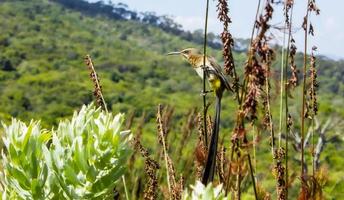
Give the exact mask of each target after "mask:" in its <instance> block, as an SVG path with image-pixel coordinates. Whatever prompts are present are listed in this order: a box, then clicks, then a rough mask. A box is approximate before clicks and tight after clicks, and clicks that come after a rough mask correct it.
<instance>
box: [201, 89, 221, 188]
mask: <svg viewBox="0 0 344 200" xmlns="http://www.w3.org/2000/svg"><path fill="white" fill-rule="evenodd" d="M222 92H223V91H220V92H218V93H216V104H215V122H214V126H213V132H212V135H211V140H210V146H209V150H208V157H207V163H206V165H205V170H204V173H203V177H202V183H203V184H204V185H207V184H208V182H212V181H213V179H214V173H215V167H216V164H215V163H216V153H217V143H218V138H219V130H220V112H221V98H222Z"/></svg>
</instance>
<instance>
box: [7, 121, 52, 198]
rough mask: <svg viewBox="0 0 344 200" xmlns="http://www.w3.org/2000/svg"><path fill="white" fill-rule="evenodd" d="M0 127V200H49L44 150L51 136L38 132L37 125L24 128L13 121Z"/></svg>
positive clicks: (47, 133)
mask: <svg viewBox="0 0 344 200" xmlns="http://www.w3.org/2000/svg"><path fill="white" fill-rule="evenodd" d="M3 127H4V136H3V137H2V141H3V143H4V150H3V151H2V160H3V163H2V165H3V166H2V167H3V170H2V172H1V184H2V187H3V188H2V189H3V190H4V191H2V199H48V197H49V196H51V195H50V194H51V192H52V190H51V188H50V187H49V185H50V184H49V179H50V178H49V177H48V175H49V169H48V166H47V164H46V162H45V159H44V154H43V152H44V150H43V149H47V147H46V144H47V142H48V141H49V139H50V136H51V135H50V133H49V132H48V131H46V130H41V129H40V126H39V123H38V122H31V123H30V124H29V125H28V126H27V125H26V124H24V123H23V122H21V121H18V120H16V119H13V120H12V123H11V125H9V126H6V125H3Z"/></svg>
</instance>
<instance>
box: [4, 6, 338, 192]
mask: <svg viewBox="0 0 344 200" xmlns="http://www.w3.org/2000/svg"><path fill="white" fill-rule="evenodd" d="M0 19H1V20H0V121H3V122H6V123H8V122H9V121H10V119H11V117H15V118H19V119H21V120H23V121H25V122H29V121H30V120H31V119H36V120H41V122H42V125H43V126H44V127H49V126H51V125H53V126H54V125H57V123H58V121H59V120H60V119H64V118H66V117H68V116H71V115H72V113H73V111H74V110H77V109H79V108H80V107H81V106H82V105H83V104H89V103H91V102H92V101H93V100H94V98H93V94H92V91H93V84H92V82H91V80H90V79H89V73H90V72H89V71H88V69H87V67H86V65H85V63H84V57H85V56H86V55H87V54H89V55H90V56H91V57H92V60H93V62H94V65H95V68H96V71H97V73H98V75H99V77H100V82H101V85H102V89H103V94H104V98H105V101H106V103H107V104H108V108H109V110H110V111H113V112H116V113H117V112H123V113H126V114H127V116H129V114H130V113H134V117H136V118H135V120H134V121H135V122H138V121H139V119H137V118H139V117H140V116H141V115H143V113H145V119H144V122H146V123H147V125H145V126H144V128H143V131H144V134H143V141H144V143H145V145H146V146H147V147H149V149H154V148H155V146H154V145H155V142H156V141H155V140H156V138H155V132H156V130H155V128H156V124H155V123H154V121H155V113H156V107H157V105H158V104H163V105H170V106H172V107H173V108H174V110H173V122H174V124H173V125H171V130H173V128H175V129H176V130H175V131H171V133H170V134H175V135H176V136H175V138H174V140H173V142H179V140H180V139H182V137H183V136H182V135H178V133H180V132H182V128H181V125H182V124H183V122H182V121H181V119H182V118H185V117H186V116H187V115H188V114H190V112H191V110H192V109H193V108H195V109H196V110H197V111H201V107H202V101H201V96H200V91H201V89H202V82H201V79H200V78H199V77H197V76H196V73H195V72H194V71H193V70H192V69H191V67H190V66H189V64H187V63H186V62H184V61H183V60H182V59H179V58H176V57H167V56H166V53H168V52H170V51H175V50H181V49H184V48H187V47H196V48H199V49H201V48H202V42H203V39H202V37H203V36H202V32H200V31H198V32H197V31H196V32H193V33H191V32H188V31H184V30H182V29H181V27H180V25H178V24H176V23H175V22H173V20H171V19H170V18H169V17H167V16H156V15H155V14H154V13H136V12H134V11H131V10H130V9H129V8H128V7H127V6H125V5H123V4H104V3H94V4H91V3H87V2H85V1H81V0H77V1H76V0H75V1H70V0H33V1H26V0H23V1H13V0H8V1H4V0H2V1H0ZM200 27H202V24H200ZM209 38H210V42H209V46H210V48H209V49H208V52H209V54H210V55H212V56H214V57H216V59H217V60H219V61H222V53H221V43H220V42H219V39H218V37H217V36H215V35H214V34H210V35H209ZM247 44H248V40H246V39H238V40H237V42H236V46H235V48H234V50H235V51H234V59H235V60H236V64H237V67H238V71H239V72H242V71H243V66H244V63H245V60H246V45H247ZM300 49H301V48H300ZM275 51H276V52H279V51H280V49H278V47H276V49H275ZM320 52H321V50H320ZM302 56H303V55H302V54H301V53H298V54H297V58H296V61H297V66H298V68H299V69H300V70H301V67H302ZM279 65H280V58H279V56H277V58H276V60H275V61H274V65H273V66H274V68H273V70H272V76H273V77H276V78H275V79H274V81H275V82H273V83H272V86H273V94H272V99H273V102H272V106H273V107H276V108H277V107H278V98H277V97H278V92H279V91H278V88H276V87H274V86H275V85H278V83H279V78H278V74H279V70H278V66H279ZM317 70H318V81H319V86H320V88H319V91H318V95H319V96H318V99H319V100H318V101H319V116H318V117H319V123H320V125H323V124H325V122H326V121H327V120H328V119H333V120H332V121H331V122H333V123H334V122H335V123H337V122H338V124H339V125H342V121H343V120H344V108H343V106H342V104H343V100H344V60H340V61H334V60H331V59H329V58H327V57H325V56H318V65H317ZM299 76H300V77H301V74H299ZM300 94H301V91H300V89H299V88H297V89H296V90H295V91H294V92H293V93H291V95H290V96H291V101H292V103H294V104H293V105H295V106H292V107H291V108H290V110H291V112H292V113H293V116H295V118H296V117H297V116H298V115H297V112H299V111H300V110H299V108H298V107H297V106H299V105H300V104H301V103H300ZM209 99H210V101H211V102H213V101H214V100H213V99H212V98H211V97H210V98H209ZM233 102H234V98H233V95H232V94H230V93H225V97H224V100H223V106H222V107H223V115H222V116H221V118H222V119H223V120H222V122H221V125H222V127H223V129H222V130H223V133H230V131H231V129H230V127H231V125H232V124H233V121H234V119H235V115H233V113H234V110H235V109H236V104H234V103H233ZM212 112H213V110H212V105H211V109H210V114H212ZM274 112H276V113H274V114H277V112H278V109H276V111H274ZM339 125H338V127H337V128H339V127H340V126H339ZM137 126H138V125H137V124H136V125H134V127H135V128H134V130H136V127H137ZM299 126H300V124H299V121H298V120H297V119H295V127H299ZM335 128H336V124H334V129H333V130H331V131H328V134H329V138H332V139H333V143H331V142H329V144H328V146H326V148H325V150H324V152H323V154H322V157H321V163H322V164H325V165H326V166H328V167H329V171H330V172H329V173H330V176H329V177H330V179H329V180H328V182H329V183H331V184H329V185H331V187H327V188H326V189H325V193H326V195H327V197H333V199H340V196H341V194H343V193H342V190H343V187H341V186H342V185H343V184H344V183H343V178H340V177H343V176H344V173H343V171H342V169H341V168H342V167H341V166H342V165H344V159H343V158H342V157H341V154H342V153H344V149H343V147H342V136H338V135H337V133H338V131H337V130H335ZM0 132H1V131H0ZM265 136H267V135H264V134H263V135H262V137H265ZM330 136H331V137H330ZM221 137H222V136H221ZM196 140H197V136H195V135H194V136H193V141H196ZM263 141H265V140H264V139H263ZM295 141H297V139H295ZM331 141H332V140H331ZM194 143H195V142H194ZM263 145H265V146H268V141H265V142H264V143H263ZM292 151H297V143H295V150H292ZM334 152H336V154H338V155H337V156H333V154H334ZM190 154H193V147H191V146H188V147H187V150H185V152H183V155H182V156H183V157H187V156H190ZM330 155H331V156H330ZM173 156H174V158H176V157H177V156H178V152H174V154H173ZM173 156H172V157H173ZM259 156H261V157H260V158H261V161H260V163H259V164H258V168H259V169H260V168H264V167H265V168H266V167H267V165H268V164H267V162H268V161H265V160H266V159H265V158H267V157H268V156H270V154H269V152H268V151H265V152H263V153H262V154H261V155H259ZM291 162H295V163H298V158H296V157H295V158H294V159H293V161H291ZM186 164H188V163H185V162H184V163H182V165H180V166H177V167H176V170H177V172H179V171H180V170H181V169H182V168H183V167H185V165H186ZM189 164H190V163H189ZM142 165H143V164H142V162H141V163H140V165H139V166H141V167H142ZM178 170H179V171H178ZM258 171H259V170H258ZM258 176H260V177H264V173H262V172H261V174H259V175H258ZM271 177H272V176H271ZM271 177H270V178H271ZM267 179H268V178H267ZM271 179H272V178H271ZM133 180H135V179H134V178H133V179H132V181H133ZM133 182H134V181H133ZM189 183H190V181H189V182H187V184H189ZM263 186H264V187H267V188H268V191H272V190H273V189H274V182H273V181H272V180H270V179H269V180H268V181H267V182H266V183H264V184H263ZM165 189H166V188H165ZM246 189H247V186H246ZM247 190H248V189H247ZM296 193H297V191H291V194H293V195H294V196H296Z"/></svg>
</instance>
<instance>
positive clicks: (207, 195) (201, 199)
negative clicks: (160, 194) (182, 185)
mask: <svg viewBox="0 0 344 200" xmlns="http://www.w3.org/2000/svg"><path fill="white" fill-rule="evenodd" d="M190 187H191V191H188V189H185V191H184V192H183V198H182V199H183V200H229V199H230V198H229V197H226V196H225V193H224V192H223V190H222V185H218V186H216V187H214V186H213V185H212V183H209V184H208V185H207V186H204V185H203V184H202V183H201V182H199V181H197V182H196V184H195V185H193V186H190Z"/></svg>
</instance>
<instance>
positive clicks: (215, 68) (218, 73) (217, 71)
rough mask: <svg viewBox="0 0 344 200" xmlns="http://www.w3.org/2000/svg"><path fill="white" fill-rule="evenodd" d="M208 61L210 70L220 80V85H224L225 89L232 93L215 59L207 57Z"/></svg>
mask: <svg viewBox="0 0 344 200" xmlns="http://www.w3.org/2000/svg"><path fill="white" fill-rule="evenodd" d="M208 61H209V63H210V65H211V66H212V67H213V69H212V70H213V71H214V73H215V75H217V76H218V77H219V78H220V79H221V80H222V83H223V84H224V85H225V87H226V89H228V90H231V91H232V87H231V85H230V83H229V81H228V79H227V77H226V75H225V74H224V73H223V71H222V68H221V66H220V65H219V64H218V63H217V62H216V60H215V58H213V57H208Z"/></svg>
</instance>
